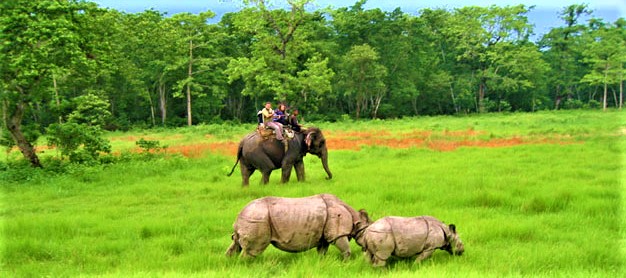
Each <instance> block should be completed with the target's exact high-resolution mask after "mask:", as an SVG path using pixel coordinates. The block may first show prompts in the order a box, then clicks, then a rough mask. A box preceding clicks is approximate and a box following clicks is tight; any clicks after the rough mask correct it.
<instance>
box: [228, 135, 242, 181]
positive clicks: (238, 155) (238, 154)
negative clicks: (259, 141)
mask: <svg viewBox="0 0 626 278" xmlns="http://www.w3.org/2000/svg"><path fill="white" fill-rule="evenodd" d="M242 150H243V143H241V144H239V148H237V161H235V165H233V168H232V169H230V173H228V174H227V175H226V176H228V177H230V176H231V175H232V174H233V172H234V171H235V167H237V164H239V159H241V153H242Z"/></svg>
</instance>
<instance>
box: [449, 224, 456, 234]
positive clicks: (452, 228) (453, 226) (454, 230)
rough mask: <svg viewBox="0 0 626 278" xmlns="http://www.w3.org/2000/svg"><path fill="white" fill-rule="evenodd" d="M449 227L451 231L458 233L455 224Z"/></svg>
mask: <svg viewBox="0 0 626 278" xmlns="http://www.w3.org/2000/svg"><path fill="white" fill-rule="evenodd" d="M448 228H449V229H450V231H452V232H453V233H455V234H456V226H455V225H454V224H450V225H448Z"/></svg>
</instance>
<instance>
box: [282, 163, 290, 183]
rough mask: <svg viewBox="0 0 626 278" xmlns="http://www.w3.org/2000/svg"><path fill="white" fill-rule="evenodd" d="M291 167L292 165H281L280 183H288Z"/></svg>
mask: <svg viewBox="0 0 626 278" xmlns="http://www.w3.org/2000/svg"><path fill="white" fill-rule="evenodd" d="M292 167H293V166H292V165H283V167H282V168H281V169H282V176H281V179H280V182H281V183H288V182H289V178H291V168H292Z"/></svg>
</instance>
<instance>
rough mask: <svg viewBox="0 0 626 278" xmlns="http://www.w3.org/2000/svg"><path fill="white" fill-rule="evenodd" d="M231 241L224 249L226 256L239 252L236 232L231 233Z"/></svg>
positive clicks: (239, 247)
mask: <svg viewBox="0 0 626 278" xmlns="http://www.w3.org/2000/svg"><path fill="white" fill-rule="evenodd" d="M232 238H233V243H232V244H231V245H230V247H228V250H226V256H228V257H230V256H232V255H235V254H239V253H240V252H241V245H239V235H237V234H236V233H234V234H233V236H232Z"/></svg>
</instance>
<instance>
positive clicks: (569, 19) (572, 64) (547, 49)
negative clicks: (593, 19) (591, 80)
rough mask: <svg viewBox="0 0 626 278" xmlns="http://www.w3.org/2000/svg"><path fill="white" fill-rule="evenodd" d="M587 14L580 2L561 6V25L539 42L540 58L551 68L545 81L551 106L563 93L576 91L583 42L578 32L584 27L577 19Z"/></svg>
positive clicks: (568, 93)
mask: <svg viewBox="0 0 626 278" xmlns="http://www.w3.org/2000/svg"><path fill="white" fill-rule="evenodd" d="M590 14H591V11H590V10H589V8H588V7H587V5H584V4H583V5H570V6H567V7H565V8H564V9H563V10H562V11H561V13H560V17H561V19H562V20H563V21H564V22H565V26H564V27H557V28H553V29H551V30H550V32H548V33H547V34H546V35H544V36H543V37H542V38H541V40H540V42H539V46H540V47H541V48H542V49H544V56H545V58H544V59H545V60H546V61H548V63H549V64H550V67H551V68H552V70H553V72H551V73H550V74H549V76H550V77H551V78H550V79H549V80H548V82H549V83H550V84H549V86H550V87H551V88H552V90H553V92H554V93H553V95H554V109H559V107H560V104H561V102H562V99H563V98H564V97H565V98H570V97H571V96H572V95H574V94H575V93H576V87H577V84H578V83H579V82H580V79H581V78H582V76H583V75H584V70H582V69H584V66H583V64H582V62H581V61H582V60H583V59H582V54H581V50H582V49H584V47H585V45H584V43H583V42H582V41H581V36H582V34H584V33H585V32H587V28H586V27H585V26H584V25H583V24H581V23H580V22H579V21H580V19H581V17H583V16H587V15H590Z"/></svg>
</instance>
